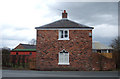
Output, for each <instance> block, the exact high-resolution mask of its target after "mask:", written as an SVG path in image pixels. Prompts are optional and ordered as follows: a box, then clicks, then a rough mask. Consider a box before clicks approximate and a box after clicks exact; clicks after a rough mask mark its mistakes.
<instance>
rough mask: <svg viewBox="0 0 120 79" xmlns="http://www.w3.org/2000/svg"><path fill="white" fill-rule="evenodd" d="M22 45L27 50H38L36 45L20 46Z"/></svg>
mask: <svg viewBox="0 0 120 79" xmlns="http://www.w3.org/2000/svg"><path fill="white" fill-rule="evenodd" d="M20 45H22V46H23V47H24V48H25V49H36V45H30V44H20Z"/></svg>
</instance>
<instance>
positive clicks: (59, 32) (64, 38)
mask: <svg viewBox="0 0 120 79" xmlns="http://www.w3.org/2000/svg"><path fill="white" fill-rule="evenodd" d="M61 31H63V38H61ZM65 31H67V37H65V35H66V34H65ZM58 34H59V35H58V40H69V30H68V29H60V30H59V31H58Z"/></svg>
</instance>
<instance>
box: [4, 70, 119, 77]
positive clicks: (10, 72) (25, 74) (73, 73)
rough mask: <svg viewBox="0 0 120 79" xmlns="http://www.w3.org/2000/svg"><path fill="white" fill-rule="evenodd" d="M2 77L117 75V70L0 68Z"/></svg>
mask: <svg viewBox="0 0 120 79" xmlns="http://www.w3.org/2000/svg"><path fill="white" fill-rule="evenodd" d="M2 77H118V72H117V71H32V70H26V71H25V70H2Z"/></svg>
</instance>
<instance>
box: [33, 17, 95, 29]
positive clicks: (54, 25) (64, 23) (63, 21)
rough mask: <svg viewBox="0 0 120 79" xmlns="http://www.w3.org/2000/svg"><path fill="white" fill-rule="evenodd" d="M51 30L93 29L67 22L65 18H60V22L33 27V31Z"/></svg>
mask: <svg viewBox="0 0 120 79" xmlns="http://www.w3.org/2000/svg"><path fill="white" fill-rule="evenodd" d="M46 28H47V29H53V28H72V29H73V28H89V29H93V27H88V26H86V25H83V24H79V23H76V22H74V21H71V20H68V19H67V18H62V19H61V20H58V21H55V22H52V23H49V24H46V25H43V26H40V27H35V29H46Z"/></svg>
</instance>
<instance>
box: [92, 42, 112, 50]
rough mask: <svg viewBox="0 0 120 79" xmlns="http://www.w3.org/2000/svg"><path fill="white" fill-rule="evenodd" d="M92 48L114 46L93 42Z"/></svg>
mask: <svg viewBox="0 0 120 79" xmlns="http://www.w3.org/2000/svg"><path fill="white" fill-rule="evenodd" d="M92 49H113V48H112V47H109V46H106V45H104V44H101V43H100V42H92Z"/></svg>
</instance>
